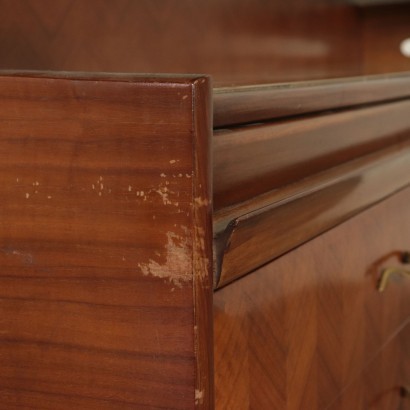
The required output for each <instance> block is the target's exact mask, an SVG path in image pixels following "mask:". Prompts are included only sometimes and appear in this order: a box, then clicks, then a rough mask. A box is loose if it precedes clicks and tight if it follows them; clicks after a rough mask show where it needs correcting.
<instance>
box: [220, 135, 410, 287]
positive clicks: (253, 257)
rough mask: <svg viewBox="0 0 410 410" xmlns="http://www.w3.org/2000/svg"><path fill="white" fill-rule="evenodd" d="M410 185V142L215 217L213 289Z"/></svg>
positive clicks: (365, 157) (262, 196) (274, 192)
mask: <svg viewBox="0 0 410 410" xmlns="http://www.w3.org/2000/svg"><path fill="white" fill-rule="evenodd" d="M409 184H410V143H408V142H407V143H402V144H397V145H394V146H392V147H390V148H387V149H385V150H380V151H378V152H377V153H374V154H371V155H367V156H364V157H361V158H359V159H357V160H355V161H350V162H347V163H346V164H343V165H340V166H339V167H334V168H331V169H329V170H328V171H326V172H323V173H320V174H318V175H315V176H313V177H311V178H306V179H303V180H301V181H300V182H299V183H295V184H292V185H290V186H287V187H284V188H283V189H279V190H275V191H272V192H269V193H267V194H265V195H261V196H259V197H257V198H255V199H253V200H250V201H248V202H245V203H243V204H240V205H238V206H237V207H233V208H230V209H227V210H222V211H221V212H219V213H216V214H215V215H214V230H215V255H216V258H215V287H222V286H224V285H226V284H228V283H229V282H231V281H233V280H235V279H237V278H239V277H241V276H243V275H245V274H247V273H249V272H251V271H252V270H253V269H255V268H257V267H259V266H262V265H263V264H264V263H267V262H269V261H271V260H272V259H274V258H275V257H278V256H280V255H282V254H283V253H285V252H287V251H289V250H290V249H292V248H294V247H296V246H298V245H300V244H301V243H303V242H305V241H307V240H309V239H312V238H313V237H315V236H317V235H318V234H320V233H322V232H324V231H325V230H327V229H330V228H332V227H334V226H336V225H337V224H339V223H341V222H342V221H344V220H346V219H348V218H350V217H351V216H352V215H354V214H356V213H357V212H359V211H361V210H363V209H365V208H367V207H369V206H370V205H372V204H374V203H376V202H378V201H380V200H382V199H384V198H386V197H387V196H389V195H391V194H393V193H394V192H397V191H398V190H400V189H402V188H404V187H406V186H407V185H409Z"/></svg>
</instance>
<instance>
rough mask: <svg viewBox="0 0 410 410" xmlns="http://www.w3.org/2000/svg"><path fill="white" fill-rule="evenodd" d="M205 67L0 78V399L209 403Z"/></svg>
mask: <svg viewBox="0 0 410 410" xmlns="http://www.w3.org/2000/svg"><path fill="white" fill-rule="evenodd" d="M210 97H211V95H210V85H209V80H208V79H207V78H205V77H195V76H192V77H189V76H187V77H185V78H183V77H176V78H169V77H165V78H161V77H146V78H143V77H140V78H134V77H133V78H128V79H126V78H122V79H121V78H112V79H110V80H107V79H103V78H101V77H98V76H97V77H95V78H94V79H92V78H88V79H81V78H80V77H78V76H77V78H76V79H70V78H53V79H47V78H30V77H13V76H1V77H0V159H1V161H0V162H1V167H0V168H1V169H0V182H1V184H0V197H1V201H0V213H1V229H0V266H1V274H0V317H1V325H0V368H1V374H0V403H1V405H0V407H1V408H4V409H6V408H7V409H17V408H37V409H40V408H41V409H50V410H51V409H53V410H55V409H57V408H58V409H73V408H79V409H99V410H100V409H110V410H111V409H121V410H123V409H136V408H141V409H145V408H150V409H164V408H166V409H193V408H203V409H208V408H210V407H211V403H212V401H213V400H212V385H213V382H212V374H211V369H212V344H211V343H210V342H209V338H210V337H211V335H212V333H211V329H212V317H211V315H210V309H211V304H212V286H211V283H212V272H211V259H212V252H211V248H210V244H211V240H210V238H211V236H212V232H211V226H210V220H211V201H210V189H211V187H210V184H209V180H210V178H209V172H210V162H209V161H210V159H209V154H208V153H209V141H210V129H211V128H210V118H211V115H210V109H209V107H210V104H211V98H210Z"/></svg>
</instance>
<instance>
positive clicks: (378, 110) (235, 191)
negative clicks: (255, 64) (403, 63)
mask: <svg viewBox="0 0 410 410" xmlns="http://www.w3.org/2000/svg"><path fill="white" fill-rule="evenodd" d="M409 112H410V100H408V99H407V100H403V101H400V102H395V103H391V104H381V105H377V106H373V107H368V108H362V109H356V110H346V111H342V112H338V113H332V114H327V115H317V116H312V117H310V116H309V117H303V118H294V119H287V120H283V121H272V122H268V123H264V124H258V125H252V126H244V127H233V128H231V129H227V130H220V131H218V132H216V133H214V140H213V152H214V162H213V167H214V176H215V178H214V208H215V210H216V211H219V210H220V209H223V208H225V207H229V206H233V205H235V204H238V203H241V202H243V201H246V200H248V199H251V198H253V197H255V196H257V195H260V194H263V193H265V192H267V191H269V190H273V189H277V188H280V187H283V186H285V185H287V184H290V183H293V182H295V181H298V180H301V179H303V178H306V177H308V176H310V175H313V174H315V173H317V172H321V171H324V170H326V169H328V168H330V167H333V166H336V165H338V164H342V163H343V162H346V161H348V160H351V159H354V158H356V157H359V156H362V155H365V154H368V153H370V152H373V151H376V150H378V149H381V148H383V147H387V146H389V145H391V144H394V143H396V142H399V141H403V140H408V139H409V136H410V118H409V116H408V113H409Z"/></svg>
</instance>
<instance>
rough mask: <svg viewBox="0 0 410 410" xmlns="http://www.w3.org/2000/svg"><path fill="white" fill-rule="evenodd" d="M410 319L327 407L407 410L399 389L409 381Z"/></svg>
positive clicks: (408, 407)
mask: <svg viewBox="0 0 410 410" xmlns="http://www.w3.org/2000/svg"><path fill="white" fill-rule="evenodd" d="M409 343H410V321H408V322H407V325H406V326H405V327H404V329H402V330H401V332H400V333H399V334H398V335H397V336H396V337H394V338H393V340H390V341H389V342H388V343H387V344H386V346H385V347H384V348H383V350H382V351H381V352H380V353H379V354H378V355H377V357H376V358H374V359H373V360H372V361H371V363H370V364H369V365H368V366H367V367H366V369H365V370H364V371H363V372H362V373H361V374H360V375H359V377H358V378H357V379H356V380H355V381H354V382H353V383H351V384H350V385H349V386H348V387H347V388H346V390H344V391H343V394H341V396H340V397H338V398H337V400H336V401H335V403H334V404H332V405H331V406H330V407H329V410H336V409H340V410H343V409H349V410H361V409H369V410H391V409H400V410H408V409H410V401H409V399H408V397H403V395H402V394H401V389H402V388H403V387H405V386H406V385H408V381H409V380H410V366H409V363H410V356H409V346H410V344H409Z"/></svg>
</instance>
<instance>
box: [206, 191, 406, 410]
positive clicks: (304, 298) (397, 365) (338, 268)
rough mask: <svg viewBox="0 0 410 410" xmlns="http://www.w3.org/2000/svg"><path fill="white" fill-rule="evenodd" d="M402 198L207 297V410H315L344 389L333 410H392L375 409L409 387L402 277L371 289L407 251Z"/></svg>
mask: <svg viewBox="0 0 410 410" xmlns="http://www.w3.org/2000/svg"><path fill="white" fill-rule="evenodd" d="M409 201H410V189H409V188H407V189H405V190H402V191H401V192H399V193H397V194H395V195H393V196H392V197H390V198H389V199H387V200H384V201H382V202H380V203H379V204H377V205H375V206H373V207H371V208H370V209H368V210H366V211H365V212H363V213H360V214H358V215H357V216H355V217H353V218H351V219H349V220H348V221H346V222H344V223H343V224H341V225H340V226H339V227H337V228H334V229H332V230H330V231H328V232H327V233H325V234H323V235H321V236H319V237H317V238H316V239H314V240H312V241H310V242H309V243H307V244H305V245H303V246H301V247H299V248H297V249H295V250H293V251H292V252H291V253H288V254H286V255H285V256H282V257H281V258H279V259H277V260H276V261H274V262H272V263H270V264H268V265H265V266H264V267H262V268H260V269H258V270H256V271H254V272H253V273H252V274H251V275H248V276H246V277H243V278H241V279H239V280H237V281H235V282H233V283H231V284H230V285H229V286H226V287H224V288H222V289H220V290H217V291H216V292H215V295H214V322H215V323H214V332H215V333H214V334H215V386H216V393H215V395H216V409H218V410H219V409H220V410H230V409H235V410H242V409H243V410H245V409H312V410H315V409H317V410H319V409H320V410H322V409H328V408H332V407H329V406H331V405H334V406H336V404H335V403H336V401H337V399H338V398H339V397H341V395H342V394H343V393H344V396H346V400H345V402H344V404H346V406H344V407H343V406H342V407H334V408H341V409H343V410H345V409H349V410H350V409H353V408H358V409H364V408H372V407H370V404H371V403H373V405H374V406H375V407H373V408H377V409H379V408H386V409H387V408H389V409H390V408H395V407H377V405H375V404H374V403H375V400H376V399H377V398H378V397H381V396H383V395H384V394H386V390H385V389H386V387H389V388H397V386H398V384H402V383H403V384H408V383H409V380H408V376H409V372H408V370H409V369H408V366H407V364H408V362H407V363H406V364H404V363H403V362H405V360H406V357H407V354H408V340H409V339H408V323H409V320H410V319H409V317H410V316H409V315H410V297H409V296H410V281H408V280H406V279H405V278H402V279H400V278H397V281H395V282H392V283H391V286H389V287H388V289H386V292H384V293H379V292H378V291H377V289H376V284H377V280H378V278H379V276H380V273H381V271H382V269H383V268H385V267H387V266H392V265H393V266H401V260H400V251H404V250H408V247H409V243H410V229H409V221H410V207H409ZM391 341H392V342H391ZM399 345H401V346H406V348H405V349H406V350H407V352H405V353H406V354H405V355H404V356H403V355H402V353H403V351H402V350H401V349H402V348H401V349H399ZM390 357H393V358H394V360H392V361H390ZM369 366H370V367H369ZM364 369H367V370H366V371H365V373H364V374H363V373H362V371H364ZM370 374H371V378H370V377H369V376H370ZM390 377H391V379H389V378H390ZM359 385H360V386H365V389H362V388H361V387H360V388H356V387H354V386H359ZM349 386H351V387H350V388H349ZM353 393H354V394H353ZM396 393H397V390H396ZM392 394H393V393H392ZM349 395H352V396H353V397H352V400H348V399H349ZM397 402H398V400H397V396H396V399H392V400H391V401H390V403H397ZM347 403H350V404H352V403H356V404H355V407H351V406H350V405H347ZM366 403H367V404H369V407H366ZM361 404H363V405H361ZM403 405H404V403H403ZM404 408H406V407H404Z"/></svg>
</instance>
